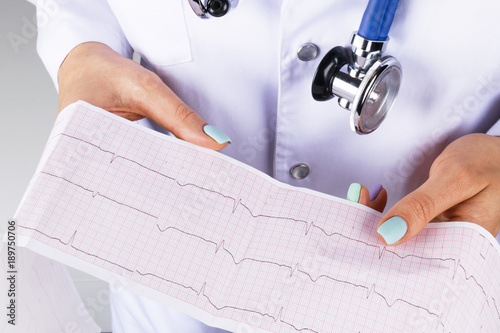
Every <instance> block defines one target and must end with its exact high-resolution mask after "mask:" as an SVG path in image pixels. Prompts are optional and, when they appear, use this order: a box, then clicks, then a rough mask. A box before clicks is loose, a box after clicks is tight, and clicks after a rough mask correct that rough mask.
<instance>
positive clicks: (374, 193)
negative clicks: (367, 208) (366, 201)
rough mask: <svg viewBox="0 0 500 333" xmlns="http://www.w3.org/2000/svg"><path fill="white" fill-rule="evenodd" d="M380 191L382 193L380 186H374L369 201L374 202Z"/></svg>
mask: <svg viewBox="0 0 500 333" xmlns="http://www.w3.org/2000/svg"><path fill="white" fill-rule="evenodd" d="M380 191H382V184H375V185H374V186H373V187H372V189H371V190H370V201H373V200H375V198H376V197H378V195H379V193H380Z"/></svg>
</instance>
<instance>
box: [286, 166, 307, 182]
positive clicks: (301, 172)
mask: <svg viewBox="0 0 500 333" xmlns="http://www.w3.org/2000/svg"><path fill="white" fill-rule="evenodd" d="M309 171H310V170H309V167H308V166H307V164H304V163H300V164H295V165H294V166H293V167H292V168H291V169H290V175H291V176H292V177H293V178H295V179H298V180H300V179H304V178H306V177H307V175H308V174H309Z"/></svg>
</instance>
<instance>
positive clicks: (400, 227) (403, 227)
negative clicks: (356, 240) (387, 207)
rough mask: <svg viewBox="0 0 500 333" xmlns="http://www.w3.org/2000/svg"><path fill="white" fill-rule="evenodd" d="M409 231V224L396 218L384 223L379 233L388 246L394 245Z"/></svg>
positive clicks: (379, 228) (378, 230)
mask: <svg viewBox="0 0 500 333" xmlns="http://www.w3.org/2000/svg"><path fill="white" fill-rule="evenodd" d="M406 231H408V224H407V223H406V221H405V220H404V219H402V218H401V217H399V216H394V217H391V218H390V219H388V220H387V221H385V222H384V223H382V225H381V226H380V227H378V229H377V232H378V234H379V235H380V236H382V238H384V240H385V242H386V243H387V245H392V244H394V243H396V242H397V241H399V240H400V239H401V238H403V236H404V235H405V234H406Z"/></svg>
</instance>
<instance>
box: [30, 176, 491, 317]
mask: <svg viewBox="0 0 500 333" xmlns="http://www.w3.org/2000/svg"><path fill="white" fill-rule="evenodd" d="M42 173H44V174H47V175H49V176H52V177H57V178H60V179H63V180H65V181H67V182H69V183H71V184H73V185H74V186H77V187H79V188H81V189H83V190H84V191H86V192H89V193H92V194H93V197H95V195H94V193H96V192H95V191H92V190H90V189H87V188H85V187H83V186H81V185H79V184H75V183H73V182H71V181H69V180H68V179H66V178H63V177H59V176H56V175H53V174H50V173H47V172H44V171H42ZM193 186H194V184H193ZM196 186H197V185H196ZM100 196H102V197H103V198H105V199H108V200H111V201H112V202H114V203H117V204H119V205H123V206H126V207H129V208H132V209H135V210H138V209H137V208H134V207H130V206H129V205H126V204H124V203H121V202H119V201H117V200H114V199H112V198H110V197H108V196H104V195H100ZM225 197H226V198H231V197H230V196H225ZM231 199H233V200H234V198H231ZM245 208H246V209H247V210H248V211H249V212H250V214H251V215H252V216H254V217H255V215H254V214H252V213H251V211H250V210H249V209H248V207H246V206H245ZM138 211H140V210H138ZM140 212H142V213H144V214H146V215H148V216H150V217H153V218H156V219H157V218H158V217H157V216H154V215H151V214H149V213H147V212H144V211H140ZM156 226H157V228H158V230H159V231H160V232H165V231H167V230H169V229H173V230H176V231H178V232H181V233H183V234H185V235H188V236H192V237H196V238H198V239H200V240H202V241H204V242H206V243H210V244H212V245H214V247H215V253H216V254H217V252H218V251H219V250H220V249H221V248H222V249H223V250H224V251H225V252H226V253H227V254H229V255H230V257H231V258H232V261H233V263H234V264H235V265H239V264H241V263H242V262H243V261H253V262H259V263H261V264H270V265H276V266H279V267H284V268H287V269H289V270H290V276H292V275H293V273H294V272H295V271H298V272H300V273H302V274H305V275H306V276H307V277H308V278H309V279H310V280H311V282H313V283H315V282H317V281H318V280H319V279H321V278H325V279H328V280H331V281H334V282H336V283H342V284H348V285H350V286H353V287H356V288H363V289H364V290H366V291H367V294H366V299H368V298H369V297H370V294H371V293H372V292H373V293H374V294H376V295H378V296H379V297H381V298H382V299H383V301H384V302H385V304H386V305H387V306H388V307H392V306H394V305H395V304H396V303H397V302H403V303H405V304H408V305H409V306H412V307H415V308H417V309H420V310H423V311H425V312H427V313H428V314H429V315H432V316H435V317H437V318H439V319H440V314H438V313H435V312H431V311H430V310H429V309H427V308H425V307H423V306H420V305H418V304H415V303H412V302H410V301H407V300H405V299H403V298H396V299H394V300H393V302H392V303H391V302H389V301H388V299H387V298H386V297H385V296H384V295H383V294H382V293H380V292H378V291H377V290H376V284H372V285H371V286H370V287H368V286H366V285H363V284H356V283H353V282H350V281H347V280H341V279H336V278H334V277H331V276H329V275H325V274H322V275H319V276H318V277H316V278H314V277H312V276H311V275H310V274H309V273H308V272H306V271H304V270H302V269H300V268H298V267H299V264H298V263H297V264H296V265H295V266H291V265H287V264H282V263H276V262H273V261H269V260H260V259H255V258H246V257H243V258H242V259H241V260H239V261H238V260H237V259H236V258H235V256H234V255H233V254H232V253H231V252H230V251H229V250H228V249H226V248H225V246H224V244H225V240H222V241H221V242H219V243H217V242H214V241H212V240H209V239H206V238H204V237H202V236H199V235H196V234H194V233H189V232H186V231H183V230H181V229H179V228H177V227H173V226H169V227H167V228H165V229H161V227H160V226H159V224H156ZM26 228H27V229H31V230H35V231H37V232H39V233H41V234H43V235H45V236H46V237H48V238H50V239H55V240H58V241H59V242H61V243H62V244H64V245H68V244H69V245H70V246H71V247H72V248H73V249H75V250H77V251H80V252H82V253H85V254H86V255H89V256H93V257H96V258H98V259H101V260H103V261H105V262H108V263H110V264H113V265H116V266H118V267H120V268H122V269H124V270H127V271H129V272H134V270H131V269H129V268H128V267H126V266H123V265H120V264H118V263H115V262H112V261H110V260H107V259H106V258H103V257H101V256H98V255H95V254H93V253H89V252H87V251H84V250H81V249H79V248H77V247H75V246H74V245H73V244H72V242H73V240H74V238H75V235H76V231H75V232H74V233H73V235H72V236H71V238H70V239H69V240H68V241H67V242H64V241H62V240H61V239H59V238H57V237H52V236H49V235H47V234H45V233H43V232H41V231H40V230H38V229H36V228H28V227H26ZM316 228H319V227H316ZM323 231H324V230H323ZM325 234H326V233H325ZM333 235H337V236H341V237H346V238H347V239H349V240H354V241H359V240H356V239H352V238H350V237H347V236H344V235H342V234H340V233H333V234H330V235H329V236H333ZM361 242H362V243H363V244H366V245H369V246H375V245H372V244H368V243H367V242H364V241H361ZM377 248H378V247H377ZM383 250H384V251H387V252H390V253H391V254H394V255H396V256H397V257H399V258H400V259H401V260H403V259H405V258H408V257H410V256H412V257H416V258H419V259H431V260H440V261H449V260H452V261H454V262H455V263H456V265H454V266H455V269H454V274H453V276H455V275H456V270H457V269H458V267H460V268H461V269H462V270H463V272H464V277H465V279H466V280H469V279H470V278H472V279H473V280H474V282H475V283H476V284H477V285H478V287H479V288H481V290H482V293H483V294H484V295H485V297H486V302H488V300H487V295H486V292H485V291H484V288H483V287H482V286H481V285H480V284H479V283H478V282H477V280H476V279H475V277H474V276H473V275H472V274H471V275H470V276H467V272H466V269H465V267H464V266H463V265H461V264H460V261H458V262H456V260H455V259H453V258H427V257H423V256H417V255H406V256H401V255H399V254H397V253H395V252H393V251H388V250H387V249H385V248H384V249H383ZM381 257H382V256H381V255H379V259H381ZM137 272H138V271H137ZM138 273H139V274H141V272H138ZM147 274H149V275H153V276H155V277H158V278H161V277H159V276H157V275H156V274H153V273H147ZM161 279H162V280H165V281H170V282H173V283H174V284H178V283H176V282H175V281H172V280H169V279H164V278H161ZM179 285H181V286H182V287H184V288H186V289H193V290H194V288H192V287H189V286H185V285H183V284H179ZM204 296H205V297H206V298H207V299H208V301H209V302H210V303H211V304H212V305H213V306H214V307H215V308H216V309H218V310H220V309H222V308H225V306H222V307H217V306H215V304H214V302H213V301H211V300H210V299H209V297H208V296H207V295H204ZM235 309H236V308H235ZM238 309H240V310H245V311H253V310H250V309H243V308H238ZM258 313H259V314H261V315H262V313H260V312H258ZM268 316H270V317H273V316H272V315H269V314H268ZM273 318H274V317H273ZM440 323H441V325H443V326H444V324H443V323H442V322H441V321H440Z"/></svg>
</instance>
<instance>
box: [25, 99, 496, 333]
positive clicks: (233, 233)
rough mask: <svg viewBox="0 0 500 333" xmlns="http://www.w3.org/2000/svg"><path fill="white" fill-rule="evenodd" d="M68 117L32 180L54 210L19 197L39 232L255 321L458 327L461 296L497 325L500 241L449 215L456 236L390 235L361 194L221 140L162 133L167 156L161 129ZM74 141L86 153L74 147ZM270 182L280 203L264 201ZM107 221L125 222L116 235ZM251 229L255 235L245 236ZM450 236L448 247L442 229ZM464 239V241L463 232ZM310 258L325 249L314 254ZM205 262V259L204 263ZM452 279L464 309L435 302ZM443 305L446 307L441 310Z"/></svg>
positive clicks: (273, 327) (82, 113) (316, 327)
mask: <svg viewBox="0 0 500 333" xmlns="http://www.w3.org/2000/svg"><path fill="white" fill-rule="evenodd" d="M61 116H62V117H68V119H69V125H68V126H67V128H65V129H64V131H63V132H55V133H52V135H51V138H52V139H56V138H57V139H60V138H64V140H60V142H64V143H65V144H64V145H62V144H59V145H56V146H55V148H54V151H55V152H56V153H57V154H55V155H56V156H58V158H57V159H55V160H54V161H51V163H55V165H57V166H58V168H53V167H49V166H47V167H43V168H42V169H41V170H42V171H41V172H40V173H39V174H37V175H36V177H37V179H38V182H36V184H35V185H34V190H33V193H34V194H33V195H36V196H38V197H41V198H43V199H42V200H40V202H44V203H46V204H45V206H44V207H41V206H40V207H38V208H37V209H38V210H43V209H45V212H44V215H46V216H44V215H42V216H44V217H46V218H40V217H39V216H38V215H37V214H32V215H30V213H27V212H32V211H33V208H32V207H24V209H20V210H19V216H18V217H17V218H18V219H19V221H20V232H21V233H22V232H24V230H26V231H27V230H30V231H31V232H34V237H35V238H37V239H38V240H39V241H40V242H41V243H44V244H45V245H46V246H49V247H53V248H57V249H59V251H62V252H66V253H74V255H75V256H77V257H79V258H81V259H83V260H85V261H88V262H90V263H93V264H94V265H96V266H99V267H102V268H104V269H108V270H112V271H115V272H117V273H120V274H123V275H124V276H126V277H127V278H129V279H130V280H132V281H135V282H137V283H142V284H145V285H147V286H149V287H151V288H153V289H156V290H158V291H160V292H162V293H166V294H168V295H171V296H173V297H177V298H179V299H181V300H183V301H185V302H187V303H190V304H192V305H195V306H196V307H198V308H200V309H202V310H204V311H206V312H208V313H211V314H214V315H216V316H220V317H224V318H228V319H234V320H243V322H245V320H247V319H248V320H249V318H250V316H255V317H252V318H258V319H259V321H260V324H258V325H257V324H256V325H255V326H259V327H263V328H266V329H268V330H270V331H276V332H330V331H332V330H339V329H344V330H347V331H349V330H351V331H353V332H357V331H366V330H367V329H369V330H371V329H372V328H373V325H375V326H376V327H383V328H384V329H389V330H391V329H392V330H401V329H403V328H404V327H405V326H406V325H416V326H415V329H419V327H417V326H418V325H424V324H425V325H431V324H432V325H437V326H436V327H439V328H442V329H446V330H451V331H455V330H459V329H460V328H461V327H463V325H464V324H463V320H464V319H463V318H464V317H465V316H461V315H459V314H461V313H460V311H465V310H463V309H466V311H467V312H468V313H469V316H468V317H469V318H470V317H471V314H477V315H476V316H475V318H476V317H477V318H478V319H477V320H476V322H474V323H472V324H470V325H471V326H470V328H471V329H475V328H476V326H474V325H483V327H485V328H492V329H493V328H496V329H498V328H499V321H500V313H499V310H498V307H497V306H496V299H500V297H499V296H498V294H499V293H500V290H499V289H500V288H499V284H498V281H497V280H493V279H494V278H495V279H498V277H496V276H494V275H493V273H492V272H494V269H495V267H496V268H498V267H499V266H500V259H499V256H498V253H497V252H495V251H486V252H484V251H483V248H484V247H485V246H487V245H484V244H488V243H489V241H488V240H487V239H486V238H484V237H483V236H482V235H480V234H479V236H477V235H478V233H477V232H473V231H472V229H464V228H461V229H460V228H453V229H451V230H452V231H451V235H450V234H449V233H446V232H445V231H444V230H445V229H444V228H441V229H439V228H433V229H426V230H424V231H423V232H422V234H421V235H420V236H418V237H417V239H416V240H415V241H410V242H408V243H407V244H406V245H404V246H401V247H398V248H396V249H391V248H385V247H384V246H382V245H381V243H380V242H379V241H378V239H377V237H376V236H375V235H373V232H372V230H371V229H367V228H369V227H370V225H373V223H371V222H372V221H376V220H377V218H378V217H377V215H376V214H373V213H371V212H368V211H366V210H362V209H359V208H358V207H356V206H355V205H353V204H347V203H346V202H343V201H339V200H336V199H334V198H327V197H323V196H318V195H316V194H313V193H311V192H306V191H302V190H299V189H293V188H289V187H284V186H281V185H279V184H276V183H271V182H270V181H269V180H267V179H266V178H264V177H262V176H261V175H259V174H257V173H255V172H252V171H250V170H249V169H246V168H243V167H241V166H239V165H237V164H229V162H228V161H227V160H223V159H222V158H221V157H220V155H217V154H216V153H210V152H207V151H204V150H201V149H195V148H191V147H188V146H185V145H181V144H179V143H176V142H174V141H170V140H167V139H165V140H163V141H161V142H162V143H161V144H160V145H159V146H160V147H161V155H160V152H159V151H158V150H156V148H155V147H153V142H155V143H156V142H157V141H156V140H159V138H158V136H155V135H154V134H152V133H150V132H148V131H147V130H143V129H141V128H138V127H136V126H131V125H130V124H128V123H126V122H124V121H121V120H118V119H115V118H113V117H114V116H112V115H109V114H107V113H105V112H100V111H95V110H93V109H92V108H89V107H87V106H84V105H83V106H82V105H80V106H78V107H77V108H76V109H75V110H74V111H72V112H66V113H62V114H61V115H60V117H61ZM102 124H107V126H108V127H107V128H106V131H103V132H104V133H100V134H99V136H98V135H93V136H92V135H91V134H88V133H91V132H92V131H93V130H95V131H97V133H98V132H99V128H100V126H103V125H102ZM89 136H90V138H89ZM167 142H168V144H167ZM163 143H165V144H166V145H167V146H168V147H169V148H168V149H165V148H164V145H163ZM74 146H77V147H78V146H81V147H85V148H86V149H85V151H86V152H88V153H85V154H80V155H81V156H77V155H74V154H75V151H72V150H71V147H74ZM155 146H156V144H155ZM165 151H166V152H165ZM71 154H73V155H71ZM70 155H71V156H75V157H78V158H79V161H78V163H76V164H74V165H71V170H72V172H66V171H65V172H64V173H63V174H61V173H58V172H57V170H69V169H68V168H66V169H64V167H68V166H67V165H65V161H67V158H65V157H67V156H70ZM158 156H161V160H160V161H157V163H156V162H155V161H156V159H157V157H158ZM225 165H230V167H229V169H230V170H233V168H234V170H237V171H236V172H235V174H236V175H237V177H235V179H234V180H232V179H229V181H231V183H228V182H227V180H228V179H227V178H226V179H225V180H224V184H223V185H221V186H215V185H213V184H212V185H210V184H209V178H210V177H211V176H214V177H215V178H216V177H217V174H218V170H217V168H220V166H224V167H225ZM80 174H83V175H84V176H85V177H83V178H82V177H78V176H77V175H80ZM86 177H89V178H86ZM159 179H161V187H160V188H158V191H156V187H154V189H153V185H156V184H159V183H160V181H159ZM47 184H51V185H50V186H47ZM54 191H56V192H58V193H63V194H65V195H67V197H69V198H71V200H72V201H78V202H79V203H80V204H79V206H78V209H75V210H74V211H72V210H69V211H68V202H65V201H63V200H61V201H60V202H58V201H57V200H50V199H51V198H52V196H53V193H54ZM165 193H166V194H165ZM193 193H198V196H201V195H203V197H204V198H205V199H204V200H205V202H204V203H203V204H202V207H201V208H202V209H201V213H200V214H198V215H197V216H195V219H193V220H191V219H190V216H191V215H190V214H191V213H190V212H188V214H187V218H186V216H183V215H182V214H183V213H182V210H183V209H187V210H189V209H190V208H191V210H193V207H189V205H190V203H189V198H190V195H193ZM270 194H273V197H274V198H273V199H272V201H273V202H274V205H266V201H267V199H268V198H269V200H271V195H270ZM274 194H275V195H274ZM209 198H210V200H209ZM27 202H32V201H30V200H27ZM334 206H335V208H334ZM180 207H182V208H180ZM316 207H318V208H317V211H316ZM110 211H113V212H116V213H115V215H114V216H113V214H110ZM25 212H26V213H25ZM80 212H81V213H82V215H81V216H79V217H78V215H77V214H79V213H80ZM323 214H324V215H323ZM30 218H32V219H34V220H36V221H28V220H30ZM25 221H26V222H25ZM23 223H25V224H24V226H23ZM108 224H111V225H116V224H120V228H119V229H118V230H117V232H114V233H112V234H110V232H109V230H112V229H111V228H107V227H106V225H108ZM61 226H63V227H61ZM23 228H24V229H23ZM246 230H249V231H250V232H253V234H252V236H251V237H249V243H248V245H246V249H245V248H241V243H242V242H243V240H245V235H246V232H245V231H246ZM458 231H460V232H459V233H457V232H458ZM27 234H28V233H27ZM465 234H466V235H467V237H465ZM101 237H104V239H105V241H103V238H101ZM447 237H451V238H450V239H451V240H452V242H451V243H450V246H444V244H446V242H442V240H444V239H447ZM481 237H482V238H481ZM108 238H111V239H112V241H111V242H108V241H107V240H108ZM462 238H463V244H465V245H463V246H462V245H459V244H457V243H458V241H459V240H461V239H462ZM148 239H153V240H154V241H153V242H151V243H149V242H147V240H148ZM143 240H144V241H143ZM143 244H146V246H144V245H143ZM245 244H246V243H245ZM422 244H423V245H425V247H424V246H421V245H422ZM319 248H320V249H321V250H322V252H319V253H323V254H321V255H320V254H318V249H319ZM113 253H114V255H113ZM311 253H314V255H313V257H312V259H311ZM157 254H160V255H159V256H158V255H157ZM316 257H317V258H316ZM478 258H479V260H478ZM307 260H313V261H318V262H315V264H314V265H313V266H311V267H307V265H305V264H304V263H305V262H307ZM204 264H207V267H208V269H207V270H206V272H203V274H202V269H203V268H204V267H205V266H203V265H204ZM283 277H284V278H283ZM290 282H292V283H290ZM450 283H455V284H458V285H459V286H460V287H461V288H462V287H463V288H462V289H460V292H461V293H463V295H461V297H460V298H458V300H457V301H456V304H459V305H460V306H462V307H463V308H462V309H461V310H457V308H458V306H455V305H454V306H453V307H450V306H448V305H447V304H445V305H442V306H441V307H442V309H435V308H433V304H434V303H435V302H439V299H440V297H441V296H442V295H441V294H440V293H442V292H443V290H445V291H446V288H450V285H449V284H450ZM277 295H279V296H280V297H276V296H277ZM273 297H274V299H273ZM276 298H277V299H276ZM273 302H274V303H276V304H274V303H273ZM254 303H256V305H253V304H254ZM454 304H455V303H454ZM312 309H316V311H312ZM441 310H442V311H445V312H446V311H448V312H450V313H447V316H441V312H440V311H441ZM452 310H453V312H452ZM454 313H458V314H456V315H454ZM367 314H368V315H367ZM359 317H363V318H365V319H364V320H358V319H357V318H359ZM242 318H243V319H242ZM492 318H493V319H492ZM495 318H497V319H496V320H495ZM254 324H255V323H254ZM467 324H469V323H467ZM384 325H385V326H384ZM387 325H392V326H387ZM429 327H430V326H429ZM432 327H434V326H432Z"/></svg>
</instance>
